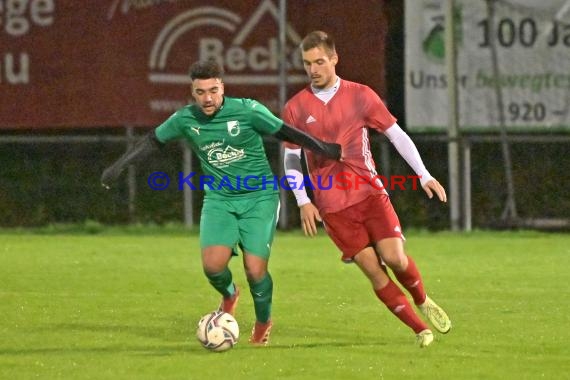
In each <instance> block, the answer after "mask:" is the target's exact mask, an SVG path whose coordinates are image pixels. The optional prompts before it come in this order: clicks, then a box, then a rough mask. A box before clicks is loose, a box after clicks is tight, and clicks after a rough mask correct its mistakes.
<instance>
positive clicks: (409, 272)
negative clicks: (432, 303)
mask: <svg viewBox="0 0 570 380" xmlns="http://www.w3.org/2000/svg"><path fill="white" fill-rule="evenodd" d="M394 276H396V278H397V279H398V282H400V284H402V285H403V286H404V288H406V290H407V291H408V292H410V295H411V296H412V298H413V299H414V303H415V304H416V305H421V304H422V303H424V301H425V300H426V292H425V290H424V283H423V282H422V277H421V276H420V272H419V271H418V268H417V267H416V263H415V262H414V260H412V258H411V257H410V256H408V267H407V268H406V270H405V271H403V272H399V273H398V272H395V271H394Z"/></svg>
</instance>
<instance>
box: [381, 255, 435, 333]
mask: <svg viewBox="0 0 570 380" xmlns="http://www.w3.org/2000/svg"><path fill="white" fill-rule="evenodd" d="M408 268H409V266H408ZM374 293H376V296H378V298H379V299H380V300H381V301H382V302H383V303H384V304H385V305H386V307H387V308H388V309H390V311H391V312H392V313H393V314H394V315H395V316H396V317H398V318H399V319H400V320H401V321H402V322H404V323H405V324H406V325H407V326H409V327H410V328H411V329H412V330H414V332H415V333H416V334H417V333H419V332H420V331H422V330H425V329H427V328H428V326H427V325H426V324H425V323H424V322H423V321H422V320H421V319H420V318H419V317H418V315H417V314H416V313H415V311H414V310H413V308H412V305H410V303H409V302H408V299H407V298H406V295H405V294H404V293H403V292H402V291H401V290H400V288H399V287H398V285H396V284H395V283H394V282H393V281H392V280H390V282H389V283H388V285H386V286H385V287H383V288H382V289H375V290H374Z"/></svg>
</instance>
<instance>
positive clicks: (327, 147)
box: [274, 123, 342, 160]
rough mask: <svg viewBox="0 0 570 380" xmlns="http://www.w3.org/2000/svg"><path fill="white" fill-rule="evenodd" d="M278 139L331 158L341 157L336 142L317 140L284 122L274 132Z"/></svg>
mask: <svg viewBox="0 0 570 380" xmlns="http://www.w3.org/2000/svg"><path fill="white" fill-rule="evenodd" d="M274 136H275V137H276V138H278V139H279V140H283V141H287V142H290V143H293V144H296V145H299V146H302V147H303V148H307V149H310V150H312V151H313V152H314V153H317V154H320V155H323V156H325V157H327V158H332V159H333V160H340V159H341V157H342V148H341V146H340V145H339V144H336V143H327V142H324V141H322V140H319V139H317V138H315V137H313V136H311V135H309V134H307V133H305V132H302V131H300V130H298V129H296V128H293V127H290V126H289V125H287V124H286V123H283V126H282V127H281V129H280V130H279V131H277V133H275V134H274Z"/></svg>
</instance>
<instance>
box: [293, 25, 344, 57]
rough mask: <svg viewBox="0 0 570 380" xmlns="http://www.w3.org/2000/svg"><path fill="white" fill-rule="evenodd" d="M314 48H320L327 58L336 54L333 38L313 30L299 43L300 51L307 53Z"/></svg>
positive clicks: (320, 31)
mask: <svg viewBox="0 0 570 380" xmlns="http://www.w3.org/2000/svg"><path fill="white" fill-rule="evenodd" d="M316 47H322V48H323V49H324V50H325V51H326V52H327V54H328V55H329V56H332V55H334V54H336V48H335V43H334V39H333V37H332V36H331V35H330V34H328V33H326V32H323V31H322V30H315V31H313V32H311V33H309V34H307V35H306V36H305V38H303V41H301V49H302V50H303V51H307V50H310V49H313V48H316Z"/></svg>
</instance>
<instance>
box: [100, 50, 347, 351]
mask: <svg viewBox="0 0 570 380" xmlns="http://www.w3.org/2000/svg"><path fill="white" fill-rule="evenodd" d="M222 74H223V70H222V68H221V67H220V66H219V65H218V64H217V63H216V62H214V61H199V62H196V63H194V64H193V65H192V66H191V68H190V77H191V80H192V96H193V98H194V100H195V104H190V105H187V106H185V107H183V108H181V109H179V110H178V111H176V112H175V113H174V114H173V115H172V116H170V118H168V119H167V120H166V121H165V122H164V123H162V124H161V125H160V126H158V127H157V128H156V129H154V130H153V131H151V132H150V133H149V134H148V135H147V136H146V137H144V138H143V139H142V140H141V141H140V142H139V143H137V144H136V145H135V146H134V147H133V148H132V149H130V150H128V151H127V152H126V153H125V154H123V155H122V156H121V157H120V158H119V159H118V160H117V161H116V162H115V163H114V164H112V165H111V166H110V167H108V168H107V169H105V171H104V172H103V175H102V177H101V183H102V184H103V186H105V187H107V188H108V187H109V184H110V183H112V182H113V181H114V180H116V179H117V178H118V177H119V175H120V174H121V172H122V171H123V170H124V169H125V168H126V167H127V166H128V165H130V164H136V163H139V162H141V161H143V160H144V159H145V158H147V157H148V156H149V155H151V154H152V153H153V152H155V151H156V150H158V149H159V148H160V147H161V146H163V145H164V144H165V143H167V142H169V141H173V140H179V139H184V140H186V142H187V143H188V144H189V145H190V147H191V148H192V150H193V151H194V153H195V154H196V155H197V156H198V158H199V160H200V163H201V166H202V170H203V171H204V173H205V174H206V175H208V176H211V177H210V178H213V179H214V183H213V184H212V185H211V186H205V187H204V190H205V194H206V195H205V198H204V204H203V208H202V213H201V219H200V246H201V251H202V265H203V269H204V273H205V275H206V277H207V278H208V281H209V282H210V284H211V285H212V286H213V287H214V288H215V289H216V290H217V291H218V292H219V293H221V294H222V297H223V298H222V302H221V304H220V307H219V309H220V310H222V311H225V312H228V313H230V314H234V313H235V308H236V305H237V301H238V299H239V289H238V288H237V287H236V286H235V284H234V282H233V279H232V273H231V271H230V270H229V268H228V263H229V261H230V259H231V257H232V255H235V254H236V246H239V247H240V248H241V250H242V251H243V265H244V269H245V273H246V277H247V280H248V283H249V288H250V293H251V295H252V297H253V304H254V309H255V316H256V322H255V325H254V327H253V330H252V333H251V337H250V339H249V341H250V343H252V344H255V345H266V344H267V343H268V341H269V333H270V331H271V327H272V320H271V304H272V295H273V281H272V279H271V275H270V274H269V272H268V265H267V264H268V260H269V255H270V249H271V244H272V242H273V235H274V232H275V227H276V223H277V218H278V211H279V194H278V186H277V183H275V181H274V178H275V177H274V175H273V173H272V171H271V168H270V166H269V162H268V160H267V156H266V154H265V149H264V146H263V139H262V135H265V134H271V135H274V136H275V137H276V138H278V139H280V140H283V141H288V142H291V143H294V144H298V145H301V146H303V147H305V148H307V149H310V150H312V151H313V152H314V153H317V154H320V155H323V156H324V157H326V158H327V159H331V160H339V159H340V157H341V149H340V145H338V144H334V143H326V142H323V141H321V140H318V139H315V138H313V137H311V136H309V135H307V134H305V133H304V132H300V131H299V130H297V129H295V128H292V127H291V126H289V125H287V124H285V123H284V122H283V121H282V120H281V119H279V118H277V117H276V116H274V115H273V114H272V113H271V111H269V110H268V109H267V108H266V107H265V106H264V105H262V104H261V103H259V102H257V101H255V100H252V99H244V98H231V97H228V96H225V95H224V83H223V81H222ZM272 181H273V182H272Z"/></svg>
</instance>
